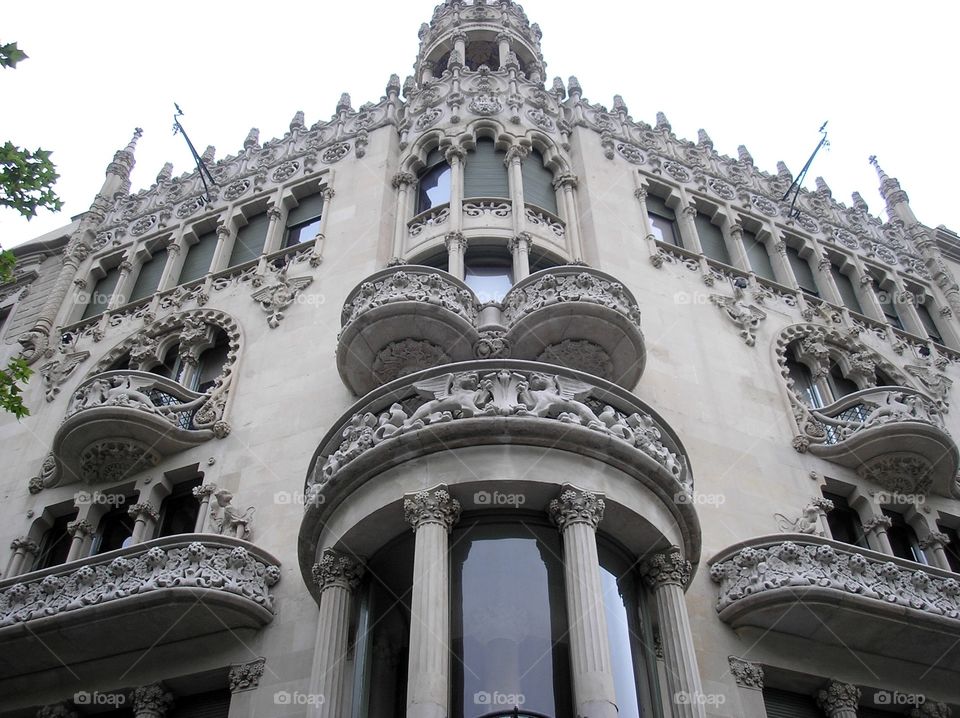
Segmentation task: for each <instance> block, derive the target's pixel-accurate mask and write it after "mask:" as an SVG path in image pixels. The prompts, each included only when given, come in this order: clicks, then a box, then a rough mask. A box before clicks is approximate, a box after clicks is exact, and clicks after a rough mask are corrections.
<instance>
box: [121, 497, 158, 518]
mask: <svg viewBox="0 0 960 718" xmlns="http://www.w3.org/2000/svg"><path fill="white" fill-rule="evenodd" d="M127 515H128V516H130V518H132V519H135V520H136V519H140V518H143V519H152V520H154V521H156V520H157V519H159V518H160V514H159V513H158V512H157V510H156V509H155V508H154V507H153V504H151V503H150V502H149V501H138V502H137V503H135V504H134V505H133V506H131V507H130V508H128V509H127Z"/></svg>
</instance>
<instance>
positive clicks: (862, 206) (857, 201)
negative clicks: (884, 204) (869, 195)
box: [850, 192, 870, 214]
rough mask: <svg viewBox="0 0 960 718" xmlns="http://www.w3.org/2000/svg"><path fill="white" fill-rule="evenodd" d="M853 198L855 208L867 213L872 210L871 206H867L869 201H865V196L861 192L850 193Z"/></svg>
mask: <svg viewBox="0 0 960 718" xmlns="http://www.w3.org/2000/svg"><path fill="white" fill-rule="evenodd" d="M850 196H851V197H852V198H853V208H854V209H856V210H858V211H860V212H863V213H864V214H866V213H867V212H869V211H870V208H869V207H867V203H866V202H865V201H864V199H863V197H862V196H861V195H860V193H859V192H854V193H853V194H852V195H850Z"/></svg>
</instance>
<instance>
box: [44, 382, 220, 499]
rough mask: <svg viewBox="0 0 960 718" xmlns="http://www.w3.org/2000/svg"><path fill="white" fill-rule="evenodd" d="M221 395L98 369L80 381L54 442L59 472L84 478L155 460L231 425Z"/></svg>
mask: <svg viewBox="0 0 960 718" xmlns="http://www.w3.org/2000/svg"><path fill="white" fill-rule="evenodd" d="M222 414H223V401H222V397H221V398H220V399H218V398H216V397H213V396H211V395H210V394H200V393H197V392H195V391H191V390H189V389H187V388H186V387H184V386H182V385H181V384H178V383H177V382H175V381H173V380H172V379H167V378H166V377H162V376H159V375H158V374H151V373H149V372H143V371H133V370H126V369H125V370H120V371H108V372H103V373H101V374H95V375H93V376H91V377H89V378H88V379H86V380H85V381H84V382H83V383H81V384H80V386H78V387H77V389H76V391H75V392H74V394H73V397H72V398H71V400H70V404H69V406H68V408H67V413H66V416H65V417H64V421H63V423H62V424H61V425H60V428H59V429H58V430H57V434H56V436H55V437H54V442H53V455H54V456H55V457H56V459H57V462H58V474H59V476H58V478H57V479H55V480H54V481H53V482H52V483H57V482H60V483H69V482H71V481H74V480H76V479H80V480H81V481H84V482H86V483H97V482H101V481H109V480H116V478H119V476H118V475H122V474H123V473H127V472H130V471H132V470H135V469H140V468H146V467H148V466H150V465H155V464H156V463H157V462H158V461H159V459H160V457H162V456H167V455H169V454H172V453H175V452H177V451H182V450H183V449H186V448H189V447H191V446H196V445H197V444H200V443H202V442H204V441H208V440H209V439H211V438H213V437H214V436H222V435H225V432H226V431H227V430H228V429H227V428H226V425H225V424H224V422H223V421H222Z"/></svg>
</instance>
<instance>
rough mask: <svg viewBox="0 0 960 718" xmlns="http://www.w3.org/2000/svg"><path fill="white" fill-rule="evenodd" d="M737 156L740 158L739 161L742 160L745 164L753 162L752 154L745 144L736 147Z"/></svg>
mask: <svg viewBox="0 0 960 718" xmlns="http://www.w3.org/2000/svg"><path fill="white" fill-rule="evenodd" d="M737 158H738V159H739V160H740V162H742V163H743V164H745V165H752V164H753V155H751V154H750V153H749V152H747V146H746V145H740V146H739V147H737Z"/></svg>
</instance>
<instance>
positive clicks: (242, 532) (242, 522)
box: [210, 489, 256, 539]
mask: <svg viewBox="0 0 960 718" xmlns="http://www.w3.org/2000/svg"><path fill="white" fill-rule="evenodd" d="M213 498H215V499H216V501H217V502H216V504H214V505H213V506H212V507H211V509H210V517H211V518H212V519H213V523H214V525H215V526H216V527H217V533H219V534H221V535H224V536H234V537H235V538H239V539H245V538H249V536H250V524H251V523H252V522H253V514H254V512H255V511H256V509H255V508H254V507H253V506H251V507H250V508H248V509H247V510H246V511H243V512H241V511H240V509H238V508H236V507H235V506H231V505H230V502H231V501H233V494H232V493H230V492H229V491H227V490H226V489H220V490H219V491H218V492H217V493H215V494H214V495H213ZM218 507H219V508H220V509H222V513H221V512H218V511H217V508H218Z"/></svg>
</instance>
